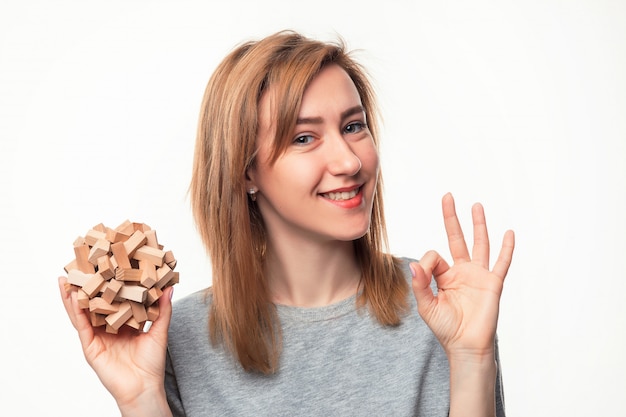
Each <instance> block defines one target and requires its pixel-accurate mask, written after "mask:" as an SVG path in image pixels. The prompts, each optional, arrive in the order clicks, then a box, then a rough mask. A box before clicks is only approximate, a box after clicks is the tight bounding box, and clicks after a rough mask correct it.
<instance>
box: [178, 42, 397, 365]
mask: <svg viewBox="0 0 626 417" xmlns="http://www.w3.org/2000/svg"><path fill="white" fill-rule="evenodd" d="M329 64H336V65H339V66H340V67H341V68H343V69H344V70H345V71H346V72H347V74H348V75H349V76H350V78H351V79H352V81H353V82H354V84H355V86H356V88H357V91H358V93H359V95H360V98H361V101H362V104H363V107H364V109H365V112H366V114H367V117H368V127H369V129H370V131H371V134H372V137H373V139H374V143H375V144H376V146H377V147H378V132H377V121H378V120H377V119H378V114H377V109H376V103H375V95H374V91H373V88H372V85H371V83H370V82H369V80H368V77H367V75H366V72H365V70H364V69H363V68H362V67H361V66H360V65H359V64H358V63H357V62H356V61H355V60H354V59H353V58H352V57H351V55H350V53H349V52H347V51H346V48H345V45H344V43H343V42H342V41H341V40H339V41H337V42H336V43H324V42H320V41H316V40H312V39H309V38H306V37H304V36H302V35H300V34H298V33H295V32H291V31H282V32H278V33H276V34H274V35H271V36H268V37H266V38H264V39H262V40H260V41H254V42H247V43H244V44H242V45H240V46H238V47H237V48H236V49H234V50H233V51H232V52H231V53H230V54H229V55H228V56H227V57H226V58H225V59H224V60H223V61H222V62H221V64H219V66H218V67H217V69H216V70H215V72H214V73H213V75H212V76H211V78H210V80H209V83H208V85H207V87H206V91H205V94H204V98H203V101H202V106H201V112H200V120H199V125H198V134H197V139H196V148H195V155H194V162H193V176H192V180H191V185H190V197H191V205H192V210H193V215H194V219H195V221H196V225H197V228H198V231H199V233H200V236H201V238H202V241H203V243H204V245H205V246H206V249H207V252H208V254H209V256H210V259H211V266H212V273H213V284H212V288H211V289H210V295H211V297H212V303H211V310H210V312H209V315H210V317H209V327H210V328H209V332H210V335H211V341H212V343H213V344H216V343H224V345H225V346H226V347H227V348H228V349H229V350H230V351H231V353H232V354H233V355H234V356H235V357H236V358H237V360H238V361H239V362H240V364H241V366H242V367H243V368H244V369H245V370H247V371H258V372H261V373H265V374H271V373H273V372H275V371H276V370H277V369H278V360H279V356H280V351H281V340H282V335H281V327H280V323H279V320H278V315H277V312H276V307H275V306H274V305H273V304H272V302H271V299H270V296H269V291H268V284H267V279H266V277H265V276H264V268H263V263H264V254H265V244H266V235H265V233H266V232H265V228H264V224H263V219H262V217H261V214H260V212H259V210H258V207H257V205H256V204H255V203H254V202H253V201H251V200H250V199H249V198H248V196H247V193H246V172H247V170H248V168H250V167H251V166H252V165H253V164H254V163H255V155H256V138H257V129H258V124H259V123H258V107H259V100H260V98H261V96H262V94H263V93H264V92H265V91H267V90H268V89H269V88H272V91H273V93H274V94H275V95H274V97H275V98H276V102H277V106H276V107H275V109H274V110H273V111H274V114H273V117H274V121H275V124H276V136H275V140H274V145H275V147H274V150H273V153H272V155H271V161H272V163H273V162H275V161H276V159H277V158H279V157H280V155H281V153H282V152H283V151H284V150H285V149H286V148H287V146H288V144H289V143H290V137H291V134H292V131H293V129H294V128H295V125H296V120H297V117H298V112H299V109H300V104H301V101H302V96H303V94H304V91H305V89H306V88H307V86H308V85H309V84H310V82H311V80H312V79H313V78H314V77H315V76H316V75H317V74H318V73H319V72H320V70H321V69H322V68H323V67H324V66H325V65H329ZM379 175H380V174H379ZM381 196H382V178H380V177H379V179H378V182H377V188H376V191H375V194H374V201H373V210H372V215H371V223H370V228H369V230H368V231H367V233H366V234H365V235H364V236H363V237H361V238H359V239H357V240H355V241H354V245H355V253H356V256H357V260H358V262H359V264H360V266H361V272H362V278H361V280H362V282H361V288H362V291H361V292H360V295H359V297H358V300H357V303H358V304H359V306H365V305H367V306H368V307H369V308H370V309H371V311H372V313H373V314H374V315H375V317H376V318H377V320H378V321H379V322H380V323H381V324H383V325H386V326H394V325H397V324H399V323H400V320H401V316H402V314H403V313H404V312H405V311H406V309H407V294H408V284H407V282H406V280H405V278H404V277H403V273H402V271H401V269H400V266H399V261H398V260H397V259H396V258H394V257H392V256H391V255H388V254H386V253H385V252H384V251H385V250H386V248H387V235H386V230H385V220H384V212H383V203H382V199H381Z"/></svg>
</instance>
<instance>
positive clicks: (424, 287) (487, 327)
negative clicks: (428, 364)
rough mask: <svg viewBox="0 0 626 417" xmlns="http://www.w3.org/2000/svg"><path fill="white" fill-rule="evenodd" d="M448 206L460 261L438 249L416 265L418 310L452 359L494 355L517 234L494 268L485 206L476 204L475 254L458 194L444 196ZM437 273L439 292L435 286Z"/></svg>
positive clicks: (446, 218)
mask: <svg viewBox="0 0 626 417" xmlns="http://www.w3.org/2000/svg"><path fill="white" fill-rule="evenodd" d="M442 208H443V217H444V224H445V228H446V233H447V235H448V244H449V247H450V253H451V255H452V259H453V261H454V264H453V265H452V266H450V265H448V263H447V262H446V261H445V260H444V259H443V258H442V257H441V256H440V255H439V254H438V253H436V252H434V251H430V252H428V253H426V254H425V255H424V257H423V258H422V259H421V260H420V262H419V263H412V264H411V270H412V272H413V276H414V277H413V293H414V294H415V298H416V300H417V304H418V311H419V313H420V315H421V316H422V318H423V319H424V321H425V322H426V323H427V324H428V326H429V327H430V328H431V330H432V331H433V333H434V334H435V336H436V337H437V338H438V340H439V342H440V343H441V345H442V346H443V348H444V350H445V351H446V354H447V355H448V358H449V359H452V358H453V357H454V358H455V359H457V358H463V360H468V359H474V358H476V359H481V358H484V357H487V356H486V355H490V356H491V357H493V354H494V342H495V334H496V326H497V322H498V311H499V303H500V295H501V294H502V287H503V284H504V278H505V276H506V274H507V271H508V269H509V265H510V264H511V259H512V256H513V248H514V246H515V237H514V234H513V232H512V231H510V230H509V231H507V232H506V233H505V235H504V239H503V242H502V248H501V249H500V255H499V256H498V259H497V261H496V263H495V265H494V267H493V269H491V270H490V269H489V237H488V234H487V225H486V222H485V214H484V212H483V208H482V206H481V205H480V204H475V205H474V206H473V207H472V219H473V223H474V245H473V249H472V254H471V256H470V253H469V251H468V248H467V245H466V243H465V238H464V236H463V231H462V230H461V226H460V224H459V220H458V218H457V215H456V210H455V206H454V200H453V198H452V195H450V194H446V195H445V196H444V198H443V201H442ZM433 276H434V278H435V281H436V283H437V288H438V291H437V294H434V293H433V291H432V290H431V287H430V281H431V277H433Z"/></svg>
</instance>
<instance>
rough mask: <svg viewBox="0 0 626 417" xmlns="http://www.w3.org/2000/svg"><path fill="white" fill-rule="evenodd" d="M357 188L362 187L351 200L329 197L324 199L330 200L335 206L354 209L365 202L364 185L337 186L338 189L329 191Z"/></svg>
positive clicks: (336, 191) (345, 190) (344, 190)
mask: <svg viewBox="0 0 626 417" xmlns="http://www.w3.org/2000/svg"><path fill="white" fill-rule="evenodd" d="M355 188H360V189H359V191H358V192H357V194H356V195H355V196H354V197H352V198H351V199H349V200H331V199H329V198H324V200H325V201H327V202H329V203H330V204H333V205H334V206H337V207H341V208H344V209H353V208H357V207H360V206H361V205H362V204H363V187H361V186H357V187H344V188H337V189H336V190H333V191H328V192H329V193H339V192H349V191H353V190H354V189H355ZM324 194H326V193H324Z"/></svg>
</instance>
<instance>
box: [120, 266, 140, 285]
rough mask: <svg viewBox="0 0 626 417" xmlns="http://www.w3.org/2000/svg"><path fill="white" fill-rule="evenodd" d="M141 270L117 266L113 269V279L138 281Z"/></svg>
mask: <svg viewBox="0 0 626 417" xmlns="http://www.w3.org/2000/svg"><path fill="white" fill-rule="evenodd" d="M142 275H143V271H142V270H141V269H135V268H130V269H128V268H117V269H116V270H115V279H116V280H118V281H124V282H140V281H141V276H142Z"/></svg>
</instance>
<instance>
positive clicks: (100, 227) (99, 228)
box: [91, 223, 107, 233]
mask: <svg viewBox="0 0 626 417" xmlns="http://www.w3.org/2000/svg"><path fill="white" fill-rule="evenodd" d="M91 229H92V230H95V231H97V232H102V233H104V232H106V231H107V228H106V226H105V225H104V224H102V223H98V224H97V225H95V226H94V227H92V228H91Z"/></svg>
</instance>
